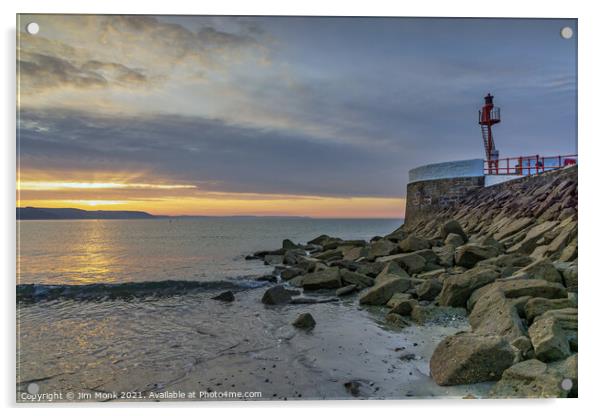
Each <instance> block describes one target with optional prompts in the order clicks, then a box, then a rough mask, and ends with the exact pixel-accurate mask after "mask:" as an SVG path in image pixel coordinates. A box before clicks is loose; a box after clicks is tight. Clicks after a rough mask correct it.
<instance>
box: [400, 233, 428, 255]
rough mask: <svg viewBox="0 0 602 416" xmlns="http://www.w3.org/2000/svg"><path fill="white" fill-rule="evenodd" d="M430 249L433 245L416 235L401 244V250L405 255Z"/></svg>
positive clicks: (410, 236)
mask: <svg viewBox="0 0 602 416" xmlns="http://www.w3.org/2000/svg"><path fill="white" fill-rule="evenodd" d="M430 247H431V245H430V244H429V242H428V241H426V240H424V239H422V238H418V237H416V236H414V235H409V236H407V237H406V238H404V239H403V240H401V241H400V242H399V248H400V250H401V251H402V252H403V253H409V252H412V251H418V250H424V249H427V248H430Z"/></svg>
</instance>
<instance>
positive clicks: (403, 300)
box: [387, 293, 418, 316]
mask: <svg viewBox="0 0 602 416" xmlns="http://www.w3.org/2000/svg"><path fill="white" fill-rule="evenodd" d="M416 305H418V302H417V301H416V299H412V296H410V295H409V294H407V293H396V294H395V295H393V297H392V298H391V299H390V300H389V302H387V306H389V307H390V308H391V310H390V311H389V312H390V313H396V314H398V315H402V316H409V315H411V314H412V309H413V308H414V307H415V306H416Z"/></svg>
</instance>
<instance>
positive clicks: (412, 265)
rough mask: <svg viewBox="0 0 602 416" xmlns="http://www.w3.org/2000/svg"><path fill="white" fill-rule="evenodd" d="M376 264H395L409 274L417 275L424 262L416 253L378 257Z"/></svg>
mask: <svg viewBox="0 0 602 416" xmlns="http://www.w3.org/2000/svg"><path fill="white" fill-rule="evenodd" d="M376 261H377V262H378V263H388V262H391V261H393V262H395V263H397V264H398V265H400V266H401V267H402V268H403V269H404V270H406V271H407V272H408V273H410V274H414V273H419V272H421V271H422V270H423V269H424V266H425V265H426V260H425V259H424V257H422V256H420V255H418V254H416V253H403V254H395V255H392V256H385V257H379V258H378V259H376Z"/></svg>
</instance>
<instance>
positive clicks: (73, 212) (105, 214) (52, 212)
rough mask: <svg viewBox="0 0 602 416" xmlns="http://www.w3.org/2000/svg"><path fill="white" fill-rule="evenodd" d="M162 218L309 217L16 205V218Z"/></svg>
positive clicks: (300, 217)
mask: <svg viewBox="0 0 602 416" xmlns="http://www.w3.org/2000/svg"><path fill="white" fill-rule="evenodd" d="M164 218H174V219H176V218H239V219H245V218H280V219H283V218H286V219H309V218H311V217H305V216H290V215H287V216H272V215H266V216H259V215H226V216H213V215H174V216H172V215H153V214H149V213H148V212H144V211H103V210H96V211H88V210H85V209H79V208H38V207H24V208H21V207H17V220H138V219H141V220H144V219H164Z"/></svg>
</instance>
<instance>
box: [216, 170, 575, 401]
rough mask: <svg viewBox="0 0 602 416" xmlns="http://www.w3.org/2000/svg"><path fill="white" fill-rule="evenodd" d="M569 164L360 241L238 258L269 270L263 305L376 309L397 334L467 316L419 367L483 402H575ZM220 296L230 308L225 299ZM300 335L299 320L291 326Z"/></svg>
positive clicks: (304, 320)
mask: <svg viewBox="0 0 602 416" xmlns="http://www.w3.org/2000/svg"><path fill="white" fill-rule="evenodd" d="M577 257H578V255H577V167H576V166H574V167H570V168H566V169H562V170H559V171H554V172H548V173H545V174H542V175H539V176H534V177H527V178H523V179H518V180H514V181H511V182H506V183H503V184H500V185H496V186H492V187H489V188H485V189H481V190H478V191H476V192H474V193H473V194H470V195H469V196H468V197H467V198H465V199H464V200H463V201H461V202H460V203H459V204H457V205H455V206H452V207H448V208H446V209H442V210H441V211H439V212H435V213H434V214H433V215H432V216H430V217H429V218H428V219H423V220H422V221H420V222H418V223H415V224H413V225H412V227H406V226H401V227H400V228H399V229H397V230H395V231H393V232H392V233H390V234H388V235H386V236H382V237H381V236H377V237H374V238H372V239H371V240H370V241H362V240H342V239H339V238H336V237H332V236H328V235H321V236H319V237H316V238H314V239H313V240H311V241H309V242H307V243H304V244H299V243H295V242H293V241H290V240H284V241H283V243H282V247H281V248H279V249H277V250H271V251H262V252H257V253H254V254H253V255H249V256H248V259H249V260H261V261H264V262H265V263H266V264H269V265H273V266H274V272H273V273H272V274H270V275H267V276H262V277H260V278H259V279H260V280H267V281H271V282H273V283H274V285H272V286H271V287H270V288H268V289H267V290H266V292H265V293H264V295H263V297H262V300H261V301H262V302H263V303H264V304H266V305H281V304H289V303H300V304H310V303H320V302H335V301H338V300H339V299H340V298H342V297H352V296H354V297H356V298H357V302H358V305H373V306H378V307H382V308H387V311H388V312H387V318H386V320H387V321H388V322H389V323H391V324H392V325H394V326H397V327H400V328H404V327H409V326H412V325H441V326H446V325H447V324H448V323H449V322H452V321H454V320H455V319H458V318H459V317H467V318H468V321H469V323H470V327H471V330H470V331H464V332H459V333H456V334H454V335H451V336H448V337H447V338H445V339H444V340H443V341H442V342H441V343H440V344H439V345H438V346H437V347H436V349H435V351H434V353H433V355H432V357H431V358H430V374H431V377H432V378H433V380H434V381H435V382H436V383H437V384H439V385H441V386H454V385H466V384H473V383H481V382H495V384H494V385H493V387H492V389H491V390H490V391H489V394H488V396H487V397H576V396H577V316H578V312H577V290H578V280H577ZM226 298H227V299H224V300H231V299H230V297H229V296H226ZM291 324H293V325H294V326H295V327H296V328H297V329H298V330H305V331H311V328H313V327H314V326H315V325H320V322H316V321H315V320H314V318H313V317H312V316H311V314H309V313H304V314H302V315H300V316H299V318H298V319H297V320H296V321H295V322H292V323H291Z"/></svg>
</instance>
